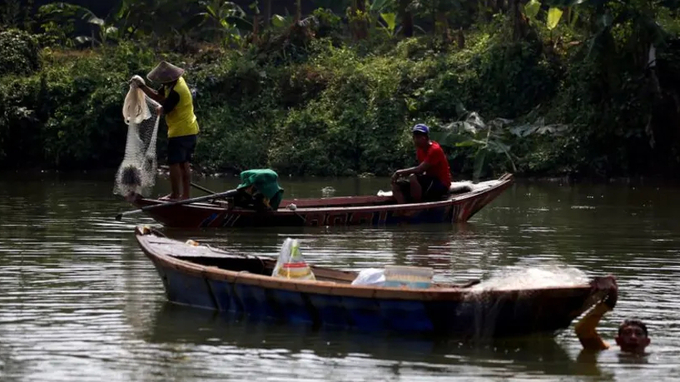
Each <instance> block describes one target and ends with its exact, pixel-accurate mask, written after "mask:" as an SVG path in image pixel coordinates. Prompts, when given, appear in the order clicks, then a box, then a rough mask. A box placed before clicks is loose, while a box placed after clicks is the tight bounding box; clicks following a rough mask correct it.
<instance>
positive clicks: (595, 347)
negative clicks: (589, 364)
mask: <svg viewBox="0 0 680 382" xmlns="http://www.w3.org/2000/svg"><path fill="white" fill-rule="evenodd" d="M592 286H593V288H594V289H597V290H603V291H606V292H608V295H607V297H606V298H605V299H604V300H603V301H601V302H599V303H598V304H597V305H595V307H593V309H591V310H590V311H589V312H588V314H586V315H585V316H584V317H583V318H582V319H581V320H580V321H579V322H578V323H577V324H576V326H575V331H576V335H577V336H578V339H579V341H580V342H581V345H583V349H584V350H586V351H600V350H606V349H609V344H607V343H606V342H604V341H603V340H602V337H600V335H599V334H598V333H597V324H598V323H599V322H600V320H601V319H602V316H603V315H604V314H605V313H607V312H609V311H610V310H612V309H614V306H615V305H616V300H617V299H618V286H617V284H616V279H615V278H614V276H608V277H603V278H600V279H598V280H596V281H594V283H593V285H592ZM648 335H649V333H648V332H647V326H646V325H645V324H644V323H643V322H642V321H640V320H625V321H624V322H623V323H621V325H619V331H618V335H617V336H616V337H615V341H616V344H617V345H619V347H620V349H621V351H622V352H626V353H635V354H643V353H644V352H645V348H646V347H647V346H648V345H649V344H650V342H651V340H650V339H649V336H648Z"/></svg>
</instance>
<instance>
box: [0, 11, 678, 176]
mask: <svg viewBox="0 0 680 382" xmlns="http://www.w3.org/2000/svg"><path fill="white" fill-rule="evenodd" d="M679 7H680V2H678V1H656V0H654V1H652V0H630V1H622V0H542V1H540V0H530V1H525V0H478V1H460V0H368V1H363V0H351V1H322V0H318V1H311V0H292V1H240V2H239V1H237V2H225V1H217V0H210V1H189V0H154V1H134V0H122V1H114V0H110V1H101V2H88V1H84V0H83V1H74V2H73V3H55V2H44V1H43V2H33V1H18V0H8V6H7V7H5V9H4V10H3V12H2V15H0V20H1V24H2V26H1V27H0V77H1V80H0V167H3V168H29V167H30V168H35V167H41V168H45V167H47V168H58V169H65V170H68V169H91V168H108V167H115V166H117V165H118V164H119V163H120V161H121V160H122V157H123V150H124V146H125V135H126V128H125V125H124V123H123V120H122V115H121V108H122V102H123V98H124V97H125V93H126V91H127V86H128V85H127V81H128V79H129V78H130V77H131V76H132V75H134V74H140V75H143V76H145V74H146V73H147V72H148V71H149V70H150V69H151V68H152V67H153V66H154V65H155V64H156V63H157V62H158V61H159V60H161V59H166V60H169V61H171V62H173V63H176V64H178V65H180V66H183V67H184V68H186V69H187V74H186V79H187V81H188V83H189V84H190V86H191V87H192V88H193V89H194V90H195V106H196V113H197V116H198V118H199V123H200V125H201V135H200V139H199V145H198V147H197V153H196V163H197V165H198V167H200V168H202V169H205V171H206V172H225V171H239V170H243V169H247V168H256V167H265V166H269V167H272V168H274V169H276V170H277V171H279V172H281V173H283V174H294V175H338V176H345V175H359V174H365V173H369V174H376V175H387V174H389V173H390V172H391V171H393V170H395V169H397V168H400V167H403V166H406V165H409V164H412V162H413V161H414V159H415V155H414V149H413V147H412V143H411V142H410V134H409V127H410V126H412V125H413V124H414V123H416V122H425V123H427V124H429V125H430V126H431V127H432V129H433V130H434V131H435V132H434V133H433V135H434V138H435V139H437V140H439V141H440V142H441V143H442V144H443V145H444V146H445V150H446V152H447V153H448V155H449V158H450V161H451V164H452V170H453V171H454V172H455V173H456V174H462V175H464V176H469V175H475V176H492V175H494V174H498V173H500V172H503V171H512V172H515V173H518V174H522V175H531V176H562V175H573V176H587V177H611V176H632V175H662V176H677V174H678V169H679V166H680V134H679V133H680V130H679V129H680V94H679V89H680V88H679V85H680V64H679V62H680V60H679V58H680V40H679V39H678V33H680V18H679V15H678V9H679ZM159 151H160V153H159V155H161V158H163V155H164V145H163V137H161V144H160V145H159Z"/></svg>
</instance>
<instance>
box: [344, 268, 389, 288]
mask: <svg viewBox="0 0 680 382" xmlns="http://www.w3.org/2000/svg"><path fill="white" fill-rule="evenodd" d="M384 284H385V270H384V269H376V268H369V269H364V270H362V271H361V272H359V275H358V276H357V278H355V279H354V281H352V285H372V286H383V285H384Z"/></svg>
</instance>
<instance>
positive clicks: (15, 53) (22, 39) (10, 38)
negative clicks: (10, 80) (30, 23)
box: [0, 29, 40, 75]
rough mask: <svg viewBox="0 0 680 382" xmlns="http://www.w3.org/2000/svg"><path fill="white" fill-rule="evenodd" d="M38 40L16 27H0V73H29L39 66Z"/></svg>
mask: <svg viewBox="0 0 680 382" xmlns="http://www.w3.org/2000/svg"><path fill="white" fill-rule="evenodd" d="M39 51H40V49H39V46H38V40H37V38H35V37H34V36H32V35H31V34H29V33H28V32H24V31H21V30H18V29H8V30H4V31H3V30H1V29H0V75H7V74H30V73H33V72H35V71H36V70H38V69H39V68H40V57H39Z"/></svg>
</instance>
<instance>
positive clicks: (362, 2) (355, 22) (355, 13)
mask: <svg viewBox="0 0 680 382" xmlns="http://www.w3.org/2000/svg"><path fill="white" fill-rule="evenodd" d="M350 16H351V19H350V20H351V21H350V22H351V29H352V34H353V35H354V39H355V40H363V39H365V38H366V37H368V25H367V22H366V0H352V14H351V15H350Z"/></svg>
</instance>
